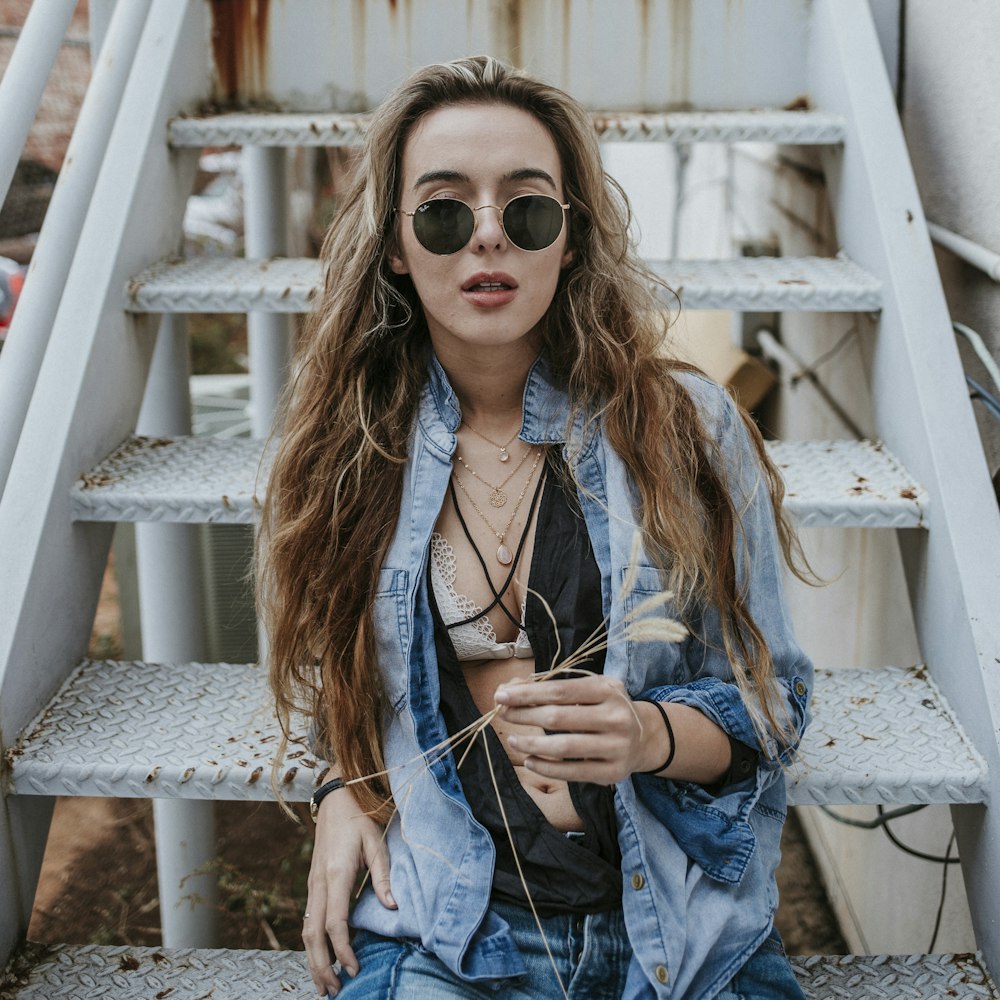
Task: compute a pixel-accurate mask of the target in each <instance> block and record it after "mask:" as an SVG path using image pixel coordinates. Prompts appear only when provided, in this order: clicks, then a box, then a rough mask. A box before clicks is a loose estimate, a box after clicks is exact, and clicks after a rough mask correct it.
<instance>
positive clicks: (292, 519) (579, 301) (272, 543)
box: [257, 56, 795, 816]
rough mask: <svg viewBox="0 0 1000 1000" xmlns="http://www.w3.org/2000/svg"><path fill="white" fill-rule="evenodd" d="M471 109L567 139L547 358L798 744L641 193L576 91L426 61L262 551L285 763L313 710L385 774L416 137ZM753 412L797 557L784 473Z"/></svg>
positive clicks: (317, 313)
mask: <svg viewBox="0 0 1000 1000" xmlns="http://www.w3.org/2000/svg"><path fill="white" fill-rule="evenodd" d="M462 103H476V104H490V103H501V104H506V105H510V106H513V107H516V108H521V109H523V110H525V111H527V112H529V113H530V114H532V115H534V116H535V118H537V119H538V120H539V121H540V122H541V123H542V124H543V125H544V126H545V127H546V128H547V129H548V131H549V134H550V135H551V137H552V139H553V141H554V142H555V145H556V148H557V150H558V153H559V157H560V160H561V165H562V173H563V179H564V184H565V194H566V199H567V200H568V201H569V203H570V205H571V210H570V213H569V218H570V220H571V228H570V245H571V247H572V249H573V259H572V262H571V263H570V264H569V266H567V267H566V268H565V269H564V271H563V274H562V277H561V278H560V282H559V285H558V288H557V291H556V294H555V297H554V299H553V301H552V304H551V306H550V307H549V310H548V313H547V317H546V322H545V323H544V324H543V327H544V329H543V331H542V339H541V351H542V354H543V355H544V357H545V358H546V360H547V361H548V363H549V366H550V369H551V371H552V373H553V376H554V378H555V379H556V380H557V381H558V383H559V384H560V385H562V386H563V387H564V388H565V389H566V391H567V393H568V396H569V399H570V403H571V408H572V410H573V413H574V414H578V413H583V414H584V415H585V416H586V418H587V419H588V420H590V421H599V422H600V425H601V427H602V428H603V431H604V434H605V435H606V438H607V441H608V442H609V444H610V445H611V447H613V448H614V450H615V451H616V452H617V453H618V455H619V456H620V457H621V459H622V461H623V462H624V463H625V466H626V467H627V469H628V471H629V473H630V474H631V476H632V478H633V480H634V482H635V487H636V497H637V500H636V511H635V514H636V517H637V519H638V521H639V523H640V525H641V528H642V531H643V536H644V541H645V543H646V549H647V551H648V552H649V553H650V554H651V555H652V557H653V558H654V559H655V560H656V561H658V562H659V564H660V566H661V568H662V570H663V572H664V579H665V583H666V585H667V586H668V587H669V588H670V589H672V590H674V592H675V594H676V595H678V598H679V600H680V603H681V606H682V607H684V608H694V607H696V606H705V605H714V606H715V607H716V608H717V609H718V612H719V614H720V616H721V621H722V635H723V641H724V644H725V650H726V652H727V654H728V656H729V659H730V661H731V662H732V665H733V673H734V676H735V680H736V683H737V684H738V685H739V688H740V690H741V692H742V693H743V695H744V698H745V700H746V702H747V705H748V707H749V708H750V710H751V713H752V714H753V716H754V718H755V724H756V725H757V727H758V728H759V730H760V732H761V734H762V735H764V734H765V733H767V734H770V735H772V736H773V735H775V734H777V735H778V738H779V743H781V742H785V743H786V744H787V743H788V742H790V741H791V739H792V732H791V729H790V723H789V720H788V719H787V717H786V714H787V713H786V712H785V711H784V706H783V702H782V701H781V699H780V696H779V693H778V691H777V687H776V684H775V682H774V670H773V664H772V660H771V655H770V652H769V650H768V648H767V644H766V643H765V641H764V637H763V635H762V633H761V631H760V629H759V628H758V626H757V623H756V622H755V621H754V620H753V618H752V616H751V614H750V612H749V610H748V606H747V594H746V593H745V592H744V591H743V590H742V589H741V588H740V586H739V581H738V579H737V573H736V568H735V566H736V563H735V552H736V550H737V547H738V546H739V545H740V544H741V541H740V538H741V521H740V514H741V512H740V511H739V510H737V509H736V506H735V504H734V500H733V498H732V496H731V493H730V490H729V489H728V487H727V483H726V469H725V467H724V463H723V461H722V459H721V456H720V455H719V453H718V447H717V445H716V442H715V438H714V436H713V435H712V434H711V433H710V432H709V430H708V429H706V428H705V427H704V426H703V425H702V422H701V421H700V419H699V415H698V412H697V410H696V407H695V405H694V403H693V402H692V400H691V397H690V396H689V394H688V392H687V391H686V390H685V389H684V388H683V387H682V386H681V385H680V384H679V383H678V381H677V380H676V379H675V378H673V377H672V376H673V374H674V373H676V372H678V371H681V370H691V369H690V366H688V365H685V364H683V363H681V362H678V361H675V360H671V359H669V358H668V357H666V355H665V352H664V349H663V344H664V337H665V334H666V328H667V326H668V325H669V317H668V316H667V315H666V311H665V309H664V306H663V303H662V298H661V297H658V295H657V292H656V289H655V288H654V286H655V285H656V280H655V279H654V278H653V277H652V275H651V274H650V273H649V272H648V271H647V270H646V269H645V268H644V266H643V265H642V264H641V263H640V261H639V260H638V258H637V257H636V254H635V251H634V248H633V246H632V245H631V243H630V239H629V232H628V230H629V224H630V220H631V216H630V209H629V207H628V202H627V200H626V199H625V196H624V194H623V192H622V191H621V189H620V187H619V186H618V185H617V184H616V183H615V181H614V180H612V179H611V178H610V177H609V176H608V175H607V174H606V173H605V172H604V170H603V167H602V162H601V156H600V151H599V148H598V143H597V137H596V134H595V131H594V127H593V122H592V120H591V118H590V116H589V115H588V114H587V113H586V112H584V110H583V109H582V108H581V107H580V106H579V105H578V104H577V103H576V101H574V100H573V99H572V98H571V97H569V96H568V95H567V94H565V93H564V92H563V91H561V90H558V89H557V88H555V87H551V86H548V85H546V84H544V83H542V82H540V81H538V80H535V79H533V78H531V77H529V76H527V75H525V74H523V73H521V72H517V71H514V70H512V69H510V68H509V67H507V66H506V65H504V64H503V63H501V62H498V61H497V60H495V59H492V58H489V57H484V56H477V57H473V58H467V59H460V60H457V61H455V62H450V63H445V64H441V65H433V66H428V67H426V68H424V69H422V70H420V71H419V72H417V73H416V74H414V75H413V76H412V77H410V78H409V79H408V80H407V81H406V82H405V83H404V84H403V85H402V86H400V87H399V88H398V89H397V90H396V91H394V92H393V93H391V94H390V95H389V96H388V97H387V98H386V99H385V101H384V102H383V103H382V104H381V106H380V107H379V108H378V109H377V110H376V111H375V112H374V113H373V115H372V117H371V120H370V124H369V125H368V128H367V132H366V135H365V142H364V147H363V151H362V154H361V156H360V158H359V159H358V161H357V163H356V168H355V171H354V175H353V180H352V182H351V184H350V187H349V190H348V191H347V193H346V196H345V198H344V207H343V210H342V211H341V212H340V214H339V215H338V216H337V218H336V219H335V220H334V222H333V224H332V225H331V226H330V229H329V232H328V233H327V236H326V238H325V241H324V244H323V248H322V254H321V258H322V261H323V272H324V278H323V290H322V294H321V296H320V299H319V301H318V303H317V305H316V308H315V309H314V311H313V312H312V314H311V316H310V319H309V322H308V326H307V329H306V332H305V335H304V337H303V338H302V340H301V342H300V346H299V350H298V354H297V356H296V360H295V362H294V368H293V371H294V376H293V378H292V379H291V380H290V383H289V387H288V390H287V391H286V396H285V401H284V405H283V418H282V421H283V438H282V440H281V442H280V446H279V447H278V448H277V451H276V455H275V459H274V464H273V467H272V471H271V474H270V481H269V485H268V489H267V494H266V498H265V501H264V505H263V513H262V521H261V526H260V531H259V533H258V541H257V573H258V588H257V593H258V605H259V612H260V614H261V618H262V620H263V622H264V623H265V627H266V634H267V637H268V656H269V662H270V682H271V687H272V689H273V692H274V697H275V701H276V704H277V712H278V716H279V719H280V721H281V724H282V728H283V731H284V733H285V737H286V739H285V742H283V744H282V746H281V747H280V749H279V753H278V760H279V762H280V761H281V759H282V758H283V756H284V753H285V751H286V749H287V737H288V734H289V732H290V727H291V720H292V719H293V717H295V716H296V714H297V713H303V714H304V715H305V716H306V717H308V718H311V720H312V722H313V726H314V731H315V734H316V736H317V738H318V739H319V741H320V745H321V746H323V747H324V748H325V749H326V750H327V752H329V753H330V754H331V755H332V758H333V759H335V760H336V762H337V766H338V767H339V771H340V773H341V775H343V776H344V777H347V778H353V777H358V776H362V775H366V776H367V775H379V774H380V772H382V771H383V770H384V763H383V756H382V745H381V729H382V722H383V713H384V711H385V705H384V703H383V693H382V690H381V684H380V676H379V672H378V667H377V660H378V652H377V646H376V636H375V632H374V627H373V604H374V599H375V593H376V588H377V583H378V573H379V569H380V567H381V566H382V563H383V560H384V558H385V555H386V552H387V549H388V546H389V543H390V540H391V538H392V536H393V532H394V530H395V528H396V524H397V520H398V518H399V509H400V502H401V494H402V479H403V469H404V465H405V463H406V461H407V447H408V440H409V437H410V434H411V430H412V427H413V422H414V418H415V415H416V408H417V401H418V399H419V396H420V392H421V387H422V386H423V383H424V381H425V379H426V377H427V363H428V352H429V350H430V345H429V338H428V333H427V329H426V325H425V322H424V319H423V315H422V311H421V308H420V303H419V300H418V299H417V296H416V293H415V291H414V288H413V285H412V283H411V281H410V279H409V277H408V276H399V275H395V274H393V273H392V271H391V270H390V268H389V264H388V258H389V256H390V254H391V253H392V251H393V250H394V249H395V238H396V237H395V225H396V221H395V213H394V207H395V205H396V199H397V194H398V189H399V185H400V179H401V161H402V155H403V149H404V146H405V144H406V140H407V137H408V135H409V134H410V131H411V130H412V129H413V126H414V125H415V123H416V122H418V121H419V120H420V119H421V118H422V117H423V116H424V115H426V114H427V113H428V112H430V111H432V110H434V109H436V108H440V107H442V106H447V105H455V104H462ZM660 292H661V293H662V289H660ZM743 416H744V420H745V422H746V426H747V430H748V432H749V434H750V439H751V441H752V442H753V444H754V446H755V449H756V451H757V455H758V457H759V459H760V465H761V468H762V470H763V477H764V487H765V488H767V489H768V491H769V494H770V498H771V503H772V505H773V508H774V514H775V517H776V519H777V524H778V526H779V535H780V540H781V544H782V547H783V551H784V554H785V556H786V559H788V561H789V562H790V563H792V562H793V559H792V555H793V553H794V544H795V543H794V539H793V536H792V534H791V533H790V531H789V529H788V526H787V524H786V522H785V520H784V517H783V514H782V510H781V499H782V482H781V478H780V476H779V475H778V473H777V471H776V469H775V468H774V466H773V465H772V464H771V462H770V461H769V460H768V458H767V456H766V454H765V452H764V449H763V444H762V441H761V437H760V434H759V432H758V431H757V429H756V427H755V425H754V424H753V423H752V422H751V421H750V420H749V419H748V418H747V417H746V415H745V414H744V415H743ZM570 473H571V474H572V465H571V468H570ZM782 737H784V740H782ZM763 745H767V744H763ZM355 794H356V797H357V798H358V800H359V803H360V804H361V806H362V807H363V808H366V809H368V810H370V811H371V812H372V813H373V814H376V815H379V814H381V815H383V816H385V815H386V813H385V812H384V808H385V806H386V804H387V803H388V801H389V792H388V782H386V781H385V780H383V779H381V778H378V777H375V778H372V780H370V781H367V782H364V783H362V784H359V785H357V786H355Z"/></svg>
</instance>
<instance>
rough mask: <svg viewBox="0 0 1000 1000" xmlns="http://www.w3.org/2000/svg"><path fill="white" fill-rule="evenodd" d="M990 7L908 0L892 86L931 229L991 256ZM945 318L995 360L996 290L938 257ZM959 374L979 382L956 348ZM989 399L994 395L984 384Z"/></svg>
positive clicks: (982, 2) (998, 121)
mask: <svg viewBox="0 0 1000 1000" xmlns="http://www.w3.org/2000/svg"><path fill="white" fill-rule="evenodd" d="M998 42H1000V3H997V2H996V0H949V2H948V3H940V2H938V0H908V3H907V4H906V27H905V33H904V42H903V50H904V58H903V66H904V69H905V73H904V76H903V80H902V105H903V129H904V131H905V133H906V140H907V144H908V145H909V148H910V156H911V158H912V160H913V168H914V172H915V173H916V176H917V184H918V186H919V188H920V194H921V197H922V200H923V204H924V211H925V212H926V214H927V218H928V219H929V220H930V221H931V222H936V223H938V224H939V225H942V226H944V227H945V228H947V229H950V230H952V231H953V232H957V233H960V234H961V235H963V236H966V237H968V238H969V239H971V240H974V241H975V242H977V243H980V244H982V245H983V246H985V247H987V248H988V249H990V250H993V251H994V252H996V253H1000V183H998V182H997V168H998V164H1000V112H998V101H1000V46H998ZM938 263H939V266H940V268H941V275H942V278H943V280H944V286H945V295H946V297H947V299H948V305H949V308H950V310H951V316H952V319H953V320H957V321H958V322H960V323H965V324H966V325H967V326H971V327H972V328H973V329H974V330H977V331H978V332H979V333H980V334H982V336H983V338H984V339H985V340H986V343H987V345H988V346H989V347H990V349H991V353H992V354H993V356H994V358H998V357H1000V284H997V283H996V282H995V281H992V280H990V279H989V278H988V277H987V276H986V275H984V274H982V273H981V272H980V271H977V270H976V269H975V268H973V267H971V266H970V265H968V264H965V263H964V262H962V261H960V260H958V259H956V258H955V257H953V256H952V255H951V254H950V253H948V252H947V251H941V250H939V251H938ZM962 356H963V362H964V363H965V369H966V371H967V372H968V374H970V375H971V376H972V377H973V378H975V379H976V380H977V381H978V382H980V384H983V385H986V387H987V388H991V387H990V385H989V380H988V376H987V375H986V370H985V369H984V367H983V366H982V365H981V364H980V362H979V361H978V360H977V359H976V358H975V356H974V355H973V354H972V352H971V351H969V350H967V349H966V348H965V347H964V346H963V348H962ZM992 389H993V391H994V395H1000V390H997V389H996V388H995V387H992ZM975 410H976V413H977V417H978V420H979V428H980V433H981V434H982V435H983V437H984V440H985V445H986V455H987V460H988V463H989V467H990V471H991V473H996V471H997V469H998V468H1000V423H997V422H996V421H994V420H990V419H989V418H988V417H986V415H985V411H984V408H983V407H982V405H981V404H976V405H975Z"/></svg>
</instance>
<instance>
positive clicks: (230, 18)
mask: <svg viewBox="0 0 1000 1000" xmlns="http://www.w3.org/2000/svg"><path fill="white" fill-rule="evenodd" d="M210 4H211V12H212V53H213V56H214V59H215V69H216V75H217V77H218V90H219V93H218V97H219V99H220V100H221V101H223V102H225V103H228V104H238V103H241V102H244V101H246V100H247V99H250V100H251V101H252V100H253V99H254V98H258V97H261V96H262V94H263V91H264V89H265V87H266V85H267V29H268V19H269V15H270V8H271V4H270V0H210Z"/></svg>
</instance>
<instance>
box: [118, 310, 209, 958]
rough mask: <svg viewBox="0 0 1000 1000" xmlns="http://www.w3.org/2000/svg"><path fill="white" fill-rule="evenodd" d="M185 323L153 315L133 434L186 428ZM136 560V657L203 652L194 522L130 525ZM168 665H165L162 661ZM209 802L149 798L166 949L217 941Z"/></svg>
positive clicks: (170, 658)
mask: <svg viewBox="0 0 1000 1000" xmlns="http://www.w3.org/2000/svg"><path fill="white" fill-rule="evenodd" d="M190 367H191V366H190V360H189V351H188V335H187V324H186V322H185V320H184V317H183V316H178V315H172V314H168V315H165V316H163V318H162V320H161V321H160V331H159V334H158V335H157V338H156V351H155V353H154V354H153V362H152V366H151V368H150V372H149V380H148V381H147V383H146V395H145V397H144V398H143V404H142V411H141V412H140V414H139V421H138V426H137V429H138V431H139V433H140V434H151V435H180V434H190V433H191V397H190V389H189V385H190ZM135 546H136V561H137V565H138V578H139V606H140V615H141V620H142V652H143V659H145V660H147V661H150V662H153V663H164V664H170V663H186V662H191V661H200V660H204V659H205V653H206V641H205V626H204V614H203V611H204V606H205V602H204V600H203V597H202V587H201V561H200V552H199V527H198V525H189V524H137V525H136V530H135ZM163 669H164V671H169V670H170V667H169V666H164V668H163ZM213 806H214V803H213V802H211V801H208V802H203V801H193V800H187V799H155V800H154V801H153V820H154V824H155V829H156V870H157V876H158V882H159V894H160V924H161V927H162V931H163V944H164V946H165V947H167V948H192V947H199V948H210V947H214V946H215V945H216V943H217V936H218V919H217V910H216V905H215V904H216V877H215V873H214V872H212V871H211V867H210V866H211V862H212V861H213V859H214V858H215V856H216V847H215V823H214V811H213Z"/></svg>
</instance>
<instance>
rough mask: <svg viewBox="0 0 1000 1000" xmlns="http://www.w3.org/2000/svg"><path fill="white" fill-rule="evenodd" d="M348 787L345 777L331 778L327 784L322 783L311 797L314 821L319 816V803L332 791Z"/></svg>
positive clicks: (311, 814)
mask: <svg viewBox="0 0 1000 1000" xmlns="http://www.w3.org/2000/svg"><path fill="white" fill-rule="evenodd" d="M344 787H346V782H345V781H344V779H343V778H331V779H330V780H329V781H328V782H327V783H326V784H325V785H320V786H319V788H317V789H316V791H315V792H313V793H312V795H311V796H310V797H309V815H310V816H312V821H313V822H314V823H315V822H316V818H317V817H318V816H319V804H320V803H321V802H322V801H323V799H325V798H326V797H327V796H328V795H329V794H330V792H336V791H339V790H340V789H341V788H344Z"/></svg>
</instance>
